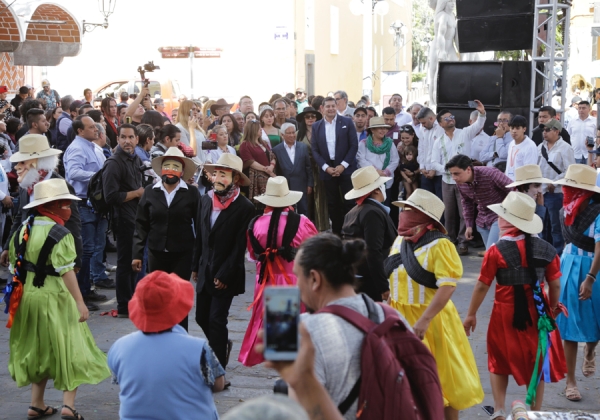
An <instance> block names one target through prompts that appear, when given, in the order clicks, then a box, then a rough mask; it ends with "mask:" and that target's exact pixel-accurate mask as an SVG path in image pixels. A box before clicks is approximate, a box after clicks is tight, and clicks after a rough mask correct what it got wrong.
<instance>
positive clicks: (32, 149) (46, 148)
mask: <svg viewBox="0 0 600 420" xmlns="http://www.w3.org/2000/svg"><path fill="white" fill-rule="evenodd" d="M61 153H62V151H60V150H59V149H51V148H50V144H49V143H48V138H47V137H46V136H44V135H42V134H27V135H25V136H23V137H21V138H20V139H19V151H18V152H17V153H15V154H14V155H12V156H11V157H10V161H11V162H13V163H16V162H23V161H26V160H30V159H39V158H43V157H48V156H56V155H60V154H61Z"/></svg>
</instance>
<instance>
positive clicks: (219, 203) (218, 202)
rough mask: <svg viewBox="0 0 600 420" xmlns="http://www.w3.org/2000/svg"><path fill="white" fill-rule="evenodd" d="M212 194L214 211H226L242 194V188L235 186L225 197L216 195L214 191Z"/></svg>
mask: <svg viewBox="0 0 600 420" xmlns="http://www.w3.org/2000/svg"><path fill="white" fill-rule="evenodd" d="M211 193H212V194H213V209H219V210H226V209H227V207H229V205H230V204H231V203H233V200H235V199H236V197H237V196H238V195H239V194H240V187H239V186H238V185H234V186H233V188H232V189H231V190H229V192H228V193H227V194H225V195H223V196H221V195H218V194H215V192H214V191H211Z"/></svg>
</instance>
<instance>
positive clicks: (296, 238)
mask: <svg viewBox="0 0 600 420" xmlns="http://www.w3.org/2000/svg"><path fill="white" fill-rule="evenodd" d="M301 198H302V193H301V192H298V191H290V190H289V188H288V184H287V180H286V179H285V178H284V177H282V176H278V177H275V178H270V179H269V180H268V182H267V189H266V191H265V194H263V195H260V196H258V197H254V199H255V200H256V201H259V202H261V203H263V204H264V205H266V206H267V207H266V208H265V212H264V214H263V215H262V216H258V217H256V218H255V219H254V220H252V222H250V226H249V227H248V250H249V251H250V258H251V259H252V260H253V261H256V283H255V286H254V287H255V288H254V302H253V303H252V305H250V307H249V308H248V309H252V317H251V318H250V323H249V325H248V329H247V330H246V335H245V336H244V342H243V343H242V348H241V349H240V357H239V358H238V360H239V361H240V362H241V363H243V364H244V365H245V366H254V365H257V364H259V363H262V362H263V361H264V359H263V357H262V355H260V354H258V353H256V352H254V350H253V349H254V345H255V344H256V341H257V340H256V335H257V333H258V330H259V329H261V328H262V324H263V301H262V294H263V291H264V289H265V287H266V286H295V285H296V276H295V275H294V274H293V273H292V268H293V267H294V256H295V254H296V249H297V248H298V247H299V246H300V244H301V243H302V242H304V240H305V239H307V238H310V237H311V236H314V235H316V234H317V233H318V232H317V228H315V225H313V224H312V222H311V221H310V220H309V219H308V218H307V217H305V216H303V215H299V214H298V213H296V212H295V211H294V208H293V207H292V206H293V205H294V204H296V203H297V202H298V201H300V199H301Z"/></svg>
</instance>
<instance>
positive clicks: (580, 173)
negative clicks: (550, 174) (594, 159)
mask: <svg viewBox="0 0 600 420" xmlns="http://www.w3.org/2000/svg"><path fill="white" fill-rule="evenodd" d="M597 177H598V172H596V170H595V169H594V168H592V167H591V166H588V165H583V164H580V163H574V164H573V165H569V167H568V168H567V172H566V173H565V177H564V178H563V179H559V180H556V181H554V182H553V183H554V185H564V186H567V187H573V188H579V189H581V190H588V191H593V192H597V193H600V188H599V187H597V186H596V178H597Z"/></svg>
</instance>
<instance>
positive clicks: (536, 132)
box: [531, 125, 571, 146]
mask: <svg viewBox="0 0 600 420" xmlns="http://www.w3.org/2000/svg"><path fill="white" fill-rule="evenodd" d="M560 136H561V137H562V139H563V140H564V141H566V142H567V143H569V144H571V136H570V135H569V132H568V131H567V130H565V129H564V128H563V129H562V131H561V132H560ZM531 140H533V142H534V143H535V145H536V146H539V145H540V144H542V142H543V141H544V135H543V134H542V128H541V127H540V126H539V125H538V126H537V127H536V128H534V129H533V132H532V133H531Z"/></svg>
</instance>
